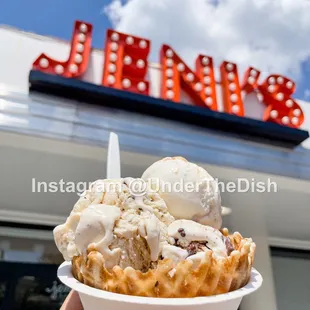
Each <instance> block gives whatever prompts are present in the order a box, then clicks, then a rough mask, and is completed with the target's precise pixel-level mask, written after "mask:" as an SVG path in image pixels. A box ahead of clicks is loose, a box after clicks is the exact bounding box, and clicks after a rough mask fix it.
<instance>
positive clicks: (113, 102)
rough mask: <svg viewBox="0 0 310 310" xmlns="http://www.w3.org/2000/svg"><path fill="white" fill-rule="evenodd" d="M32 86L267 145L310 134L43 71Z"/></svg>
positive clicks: (32, 76)
mask: <svg viewBox="0 0 310 310" xmlns="http://www.w3.org/2000/svg"><path fill="white" fill-rule="evenodd" d="M29 82H30V90H31V91H37V92H43V93H47V94H51V95H56V96H60V97H65V98H70V99H74V100H79V101H83V102H87V103H91V104H96V105H101V106H102V105H103V106H107V107H111V108H117V109H122V110H127V111H130V112H135V113H141V114H144V115H145V114H147V115H152V116H155V117H160V118H165V119H170V120H173V121H179V122H183V123H188V124H193V125H196V126H200V127H203V128H208V129H211V130H216V131H220V132H223V133H225V134H226V135H230V136H231V135H232V136H234V137H238V138H242V139H246V140H251V141H258V142H264V143H266V144H272V145H278V146H284V147H288V148H293V147H295V146H297V145H299V144H300V143H301V142H303V141H304V140H306V139H307V138H308V137H309V133H308V132H307V131H304V130H299V129H294V128H290V127H286V126H281V125H278V124H274V123H267V122H263V121H259V120H255V119H250V118H246V117H238V116H235V115H230V114H226V113H221V112H215V111H211V110H209V109H206V108H201V107H196V106H190V105H186V104H182V103H180V104H178V103H174V102H171V101H168V100H163V99H159V98H154V97H149V96H144V95H140V94H135V93H131V92H126V91H122V90H116V89H113V88H109V87H104V86H101V85H95V84H91V83H87V82H84V81H80V80H76V79H69V78H64V77H60V76H56V75H51V74H46V73H43V72H40V71H34V70H32V71H31V72H30V74H29Z"/></svg>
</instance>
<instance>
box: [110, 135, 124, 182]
mask: <svg viewBox="0 0 310 310" xmlns="http://www.w3.org/2000/svg"><path fill="white" fill-rule="evenodd" d="M120 177H121V160H120V151H119V142H118V135H117V134H115V133H114V132H111V133H110V138H109V146H108V158H107V179H119V178H120Z"/></svg>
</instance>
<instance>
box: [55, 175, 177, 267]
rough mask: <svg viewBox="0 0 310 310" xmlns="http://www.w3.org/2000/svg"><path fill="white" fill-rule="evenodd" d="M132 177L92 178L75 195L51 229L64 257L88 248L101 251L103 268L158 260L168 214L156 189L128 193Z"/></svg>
mask: <svg viewBox="0 0 310 310" xmlns="http://www.w3.org/2000/svg"><path fill="white" fill-rule="evenodd" d="M132 180H133V179H132V178H125V179H119V180H113V181H111V180H98V181H96V182H94V183H93V184H92V185H91V187H90V189H89V190H88V191H86V192H85V193H84V194H83V195H82V196H81V197H80V199H79V200H78V202H77V203H76V205H75V206H74V208H73V210H72V212H71V213H70V215H69V217H68V218H67V220H66V222H65V223H64V224H61V225H58V226H57V227H56V228H55V229H54V238H55V242H56V245H57V247H58V249H59V251H60V252H61V253H62V254H63V256H64V258H65V259H66V260H71V259H72V258H73V257H74V256H79V255H83V254H85V253H87V251H88V250H90V249H95V250H96V251H98V252H99V253H101V255H102V257H103V259H104V260H105V266H106V268H108V269H111V268H113V267H114V266H115V265H119V266H121V267H122V268H126V267H128V266H131V267H133V268H135V269H137V270H147V269H148V268H150V266H151V264H152V262H156V261H157V260H158V258H159V255H160V252H161V245H162V244H163V243H164V242H167V241H168V233H167V231H168V225H169V224H170V223H171V222H172V221H174V218H173V217H172V216H171V215H170V214H169V213H168V210H167V207H166V204H165V202H164V200H163V199H162V198H161V197H160V196H159V195H158V194H157V193H154V192H151V191H148V190H147V191H146V193H145V194H143V195H142V196H135V195H133V193H132V192H131V190H130V188H129V185H128V184H130V183H131V181H132Z"/></svg>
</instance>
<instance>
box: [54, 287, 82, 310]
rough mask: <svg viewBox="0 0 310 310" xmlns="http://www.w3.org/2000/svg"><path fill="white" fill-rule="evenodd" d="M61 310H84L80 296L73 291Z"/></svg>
mask: <svg viewBox="0 0 310 310" xmlns="http://www.w3.org/2000/svg"><path fill="white" fill-rule="evenodd" d="M60 310H83V306H82V303H81V300H80V296H79V294H78V293H77V292H75V291H71V292H70V293H69V295H68V296H67V298H66V300H65V302H64V303H63V305H62V307H61V308H60Z"/></svg>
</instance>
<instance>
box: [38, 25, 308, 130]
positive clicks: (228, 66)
mask: <svg viewBox="0 0 310 310" xmlns="http://www.w3.org/2000/svg"><path fill="white" fill-rule="evenodd" d="M92 30H93V27H92V25H91V24H89V23H86V22H82V21H76V22H75V26H74V30H73V36H72V40H71V51H70V55H69V58H68V60H67V61H65V62H60V61H57V60H54V59H52V58H50V57H48V56H47V55H46V54H41V55H40V56H39V57H38V58H37V59H36V60H35V62H34V63H33V69H35V70H40V71H43V72H45V73H50V74H57V75H61V76H63V77H68V78H78V77H81V76H82V75H83V74H84V73H85V72H86V70H87V67H88V61H89V57H90V52H91V41H92ZM149 52H150V41H149V40H147V39H143V38H139V37H135V36H131V35H127V34H124V33H120V32H117V31H114V30H111V29H109V30H108V31H107V36H106V42H105V49H104V67H103V75H102V85H104V86H107V87H113V88H116V89H120V90H126V91H130V92H134V93H139V94H143V95H149V82H148V81H147V80H146V74H147V70H148V61H147V58H148V55H149ZM160 65H161V97H162V98H163V99H166V100H171V101H174V102H180V94H181V90H183V91H185V92H186V93H187V94H188V95H189V96H190V98H191V99H192V101H193V102H194V104H195V105H197V106H200V107H204V108H206V109H211V110H214V111H217V110H218V106H217V94H216V82H215V77H214V64H213V59H212V57H210V56H207V55H198V57H197V59H196V66H195V70H194V71H193V70H191V69H190V68H189V66H187V64H186V63H185V62H184V61H183V60H182V59H181V57H180V56H179V55H178V54H177V53H176V51H174V50H173V48H172V47H170V46H169V45H163V46H162V47H161V51H160ZM220 73H221V86H222V98H223V103H224V111H225V113H229V114H234V115H237V116H240V117H243V116H244V105H243V99H242V92H245V93H246V94H249V93H252V92H255V93H257V96H258V98H259V100H260V101H261V102H262V104H264V105H266V109H265V112H264V115H263V121H266V122H274V123H277V124H280V125H285V126H290V127H293V128H299V127H300V126H301V125H302V123H303V121H304V113H303V111H302V109H301V107H300V106H299V105H298V103H297V102H296V101H295V100H294V99H293V98H292V97H291V96H292V95H293V93H294V92H295V87H296V86H295V83H294V82H293V81H292V80H290V79H288V78H287V77H284V76H282V75H276V74H273V75H270V76H268V77H267V78H266V79H265V80H264V81H263V82H262V83H259V81H258V79H259V76H260V71H259V70H257V69H256V68H253V67H249V68H248V69H247V70H246V71H245V74H244V76H243V79H242V82H241V83H240V81H239V76H238V68H237V65H236V64H234V63H232V62H228V61H224V62H223V63H222V64H221V65H220Z"/></svg>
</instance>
